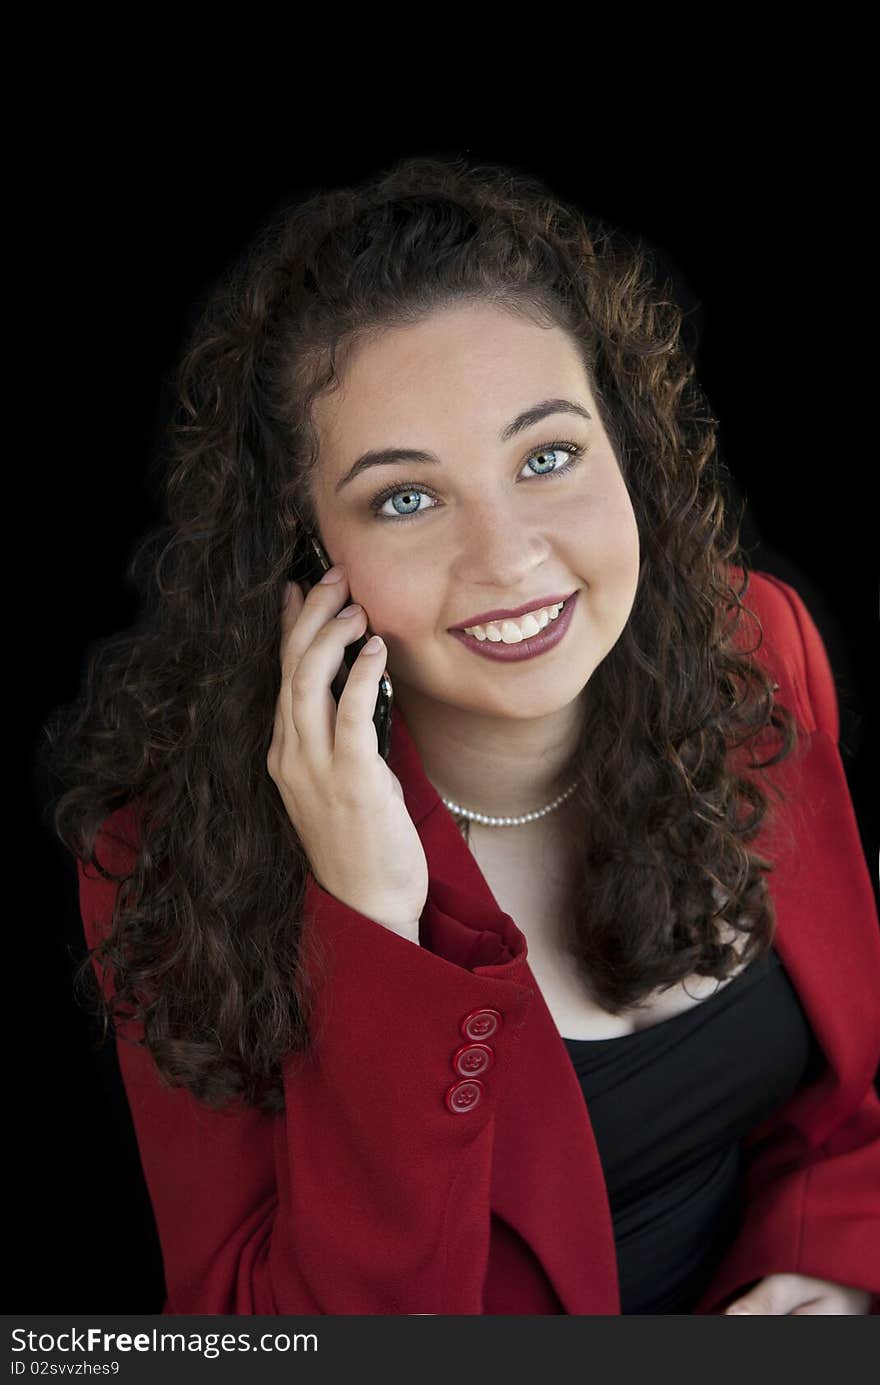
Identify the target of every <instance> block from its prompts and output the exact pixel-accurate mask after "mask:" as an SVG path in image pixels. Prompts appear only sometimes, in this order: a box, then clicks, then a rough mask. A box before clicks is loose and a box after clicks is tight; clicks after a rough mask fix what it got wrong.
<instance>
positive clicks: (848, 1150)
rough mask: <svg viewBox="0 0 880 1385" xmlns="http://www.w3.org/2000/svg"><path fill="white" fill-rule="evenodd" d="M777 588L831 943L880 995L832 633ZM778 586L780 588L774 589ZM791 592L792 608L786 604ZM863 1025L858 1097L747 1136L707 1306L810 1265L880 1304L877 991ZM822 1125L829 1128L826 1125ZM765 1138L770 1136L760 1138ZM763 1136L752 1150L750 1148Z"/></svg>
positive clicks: (805, 1271)
mask: <svg viewBox="0 0 880 1385" xmlns="http://www.w3.org/2000/svg"><path fill="white" fill-rule="evenodd" d="M762 577H763V579H764V581H769V583H770V584H771V587H772V590H770V591H769V592H768V596H769V598H770V600H772V602H773V603H774V606H773V609H774V618H773V620H772V622H768V625H767V626H766V627H765V631H766V632H767V633H769V635H770V638H769V641H768V643H769V648H768V651H767V652H768V655H769V656H770V658H771V659H772V660H773V662H774V667H775V668H776V669H777V670H779V673H780V677H781V678H782V679H783V680H784V683H783V686H784V688H785V690H786V691H787V692H788V694H789V699H790V701H791V702H792V703H793V704H794V705H793V707H792V710H793V711H794V712H795V714H796V717H797V720H798V721H799V722H800V723H801V725H802V727H803V728H804V729H805V730H806V731H807V732H808V733H809V735H810V737H811V740H812V747H811V754H815V755H817V756H818V757H819V758H820V759H821V762H822V767H823V778H822V791H823V792H822V796H821V797H822V803H821V808H820V810H819V811H820V813H821V818H820V822H821V824H822V825H823V827H824V829H825V830H824V831H822V832H821V834H819V835H817V841H816V849H817V850H821V851H823V852H827V853H828V865H827V870H828V872H829V875H831V876H833V878H834V879H835V880H838V881H840V889H839V891H838V894H839V895H840V896H841V897H842V900H843V901H844V902H843V903H842V905H841V906H840V912H839V915H838V916H837V917H835V916H833V915H832V916H831V917H830V919H829V924H830V926H831V927H833V928H834V929H835V938H834V939H832V940H831V942H830V944H829V946H831V947H833V946H841V947H847V945H848V942H847V930H848V931H849V938H850V939H851V942H850V944H849V945H850V946H856V947H857V948H858V953H859V956H860V958H863V959H864V962H865V967H866V971H867V972H868V973H869V974H870V976H871V977H872V978H873V980H872V981H871V982H869V981H868V980H867V979H866V982H865V990H864V996H865V997H871V996H872V995H873V997H874V1000H875V1002H876V997H877V996H880V933H878V920H877V911H876V906H875V902H874V895H873V891H872V887H871V883H870V879H869V876H868V870H867V865H866V862H865V858H864V852H863V850H862V845H861V838H860V836H859V830H858V824H857V822H856V817H855V812H854V809H853V805H852V800H851V797H850V794H849V789H848V785H847V780H846V775H845V772H844V767H843V763H842V761H841V758H840V753H839V749H838V745H837V740H838V735H839V719H838V706H837V696H836V691H835V685H834V677H833V673H832V669H831V665H830V662H829V659H828V655H827V652H826V649H825V646H824V643H823V641H822V637H821V635H820V633H819V631H818V629H817V627H816V624H815V622H814V620H813V618H812V616H811V615H810V613H809V611H808V610H807V607H806V606H805V605H804V602H803V600H802V599H801V597H800V596H799V595H798V593H797V592H796V591H795V590H794V588H793V587H791V586H789V585H788V584H787V583H785V582H783V581H781V580H780V579H779V578H775V577H772V578H771V577H769V575H768V574H762ZM774 591H775V592H776V593H777V594H778V595H775V596H774V594H773V593H774ZM780 600H781V601H782V605H781V609H780V616H781V617H785V616H786V612H787V619H783V618H780V619H779V620H777V619H776V617H775V611H776V604H775V603H777V602H779V601H780ZM862 1008H863V1009H864V1012H865V1013H864V1016H862V1015H861V1014H860V1013H859V1012H858V1011H856V1012H854V1015H857V1016H858V1018H856V1017H853V1018H852V1020H851V1022H852V1023H853V1024H856V1023H858V1024H859V1025H860V1026H863V1030H862V1031H861V1032H862V1033H863V1037H862V1039H861V1044H860V1051H861V1052H862V1053H863V1054H864V1057H865V1061H864V1063H863V1065H862V1068H861V1072H862V1077H861V1080H860V1082H859V1084H858V1086H857V1088H856V1086H855V1085H852V1086H851V1087H850V1089H849V1095H848V1097H847V1099H846V1101H843V1100H842V1099H841V1097H840V1093H839V1091H835V1089H834V1086H833V1084H829V1085H828V1087H827V1088H826V1089H825V1090H826V1092H827V1095H826V1097H825V1101H826V1103H827V1109H826V1110H824V1111H822V1112H820V1111H819V1110H818V1109H817V1106H816V1103H815V1102H814V1103H813V1104H812V1105H811V1104H809V1103H808V1102H806V1101H801V1102H800V1103H799V1104H798V1105H797V1107H796V1109H797V1111H798V1112H799V1115H798V1116H795V1115H794V1111H795V1105H794V1104H792V1103H789V1104H788V1105H787V1107H786V1108H784V1109H783V1111H782V1112H780V1113H777V1117H776V1118H770V1121H768V1122H765V1123H764V1124H763V1125H762V1126H761V1127H760V1128H759V1129H758V1130H757V1131H756V1132H752V1134H751V1136H750V1137H749V1139H748V1140H747V1141H746V1146H745V1148H746V1151H747V1158H748V1164H747V1170H746V1185H745V1205H744V1215H743V1220H742V1223H741V1226H740V1229H739V1232H738V1234H737V1236H736V1238H735V1240H734V1241H733V1243H732V1245H731V1247H730V1249H729V1250H728V1253H727V1255H726V1256H725V1258H724V1259H723V1261H722V1262H721V1265H720V1266H719V1269H718V1271H717V1272H716V1274H715V1276H714V1277H713V1280H712V1281H711V1283H710V1284H709V1285H708V1286H707V1290H706V1292H705V1294H704V1295H703V1298H702V1299H701V1301H700V1303H699V1304H698V1305H697V1307H696V1309H695V1311H696V1312H697V1313H707V1312H708V1313H712V1312H719V1311H722V1310H723V1308H724V1307H726V1306H727V1303H728V1302H730V1301H731V1299H732V1298H733V1297H739V1296H740V1294H742V1293H745V1291H746V1290H747V1289H748V1288H751V1287H752V1285H753V1284H754V1283H755V1282H756V1281H757V1280H759V1279H763V1278H765V1277H766V1276H767V1275H770V1274H782V1273H788V1274H802V1275H807V1276H810V1277H811V1278H817V1279H825V1280H828V1281H830V1282H831V1283H834V1284H840V1285H844V1286H848V1287H852V1288H859V1289H865V1290H869V1291H870V1292H871V1294H872V1296H873V1297H872V1303H871V1309H870V1312H871V1314H872V1315H877V1314H878V1313H880V1253H878V1252H880V1097H878V1094H877V1091H876V1089H875V1087H874V1085H873V1083H874V1079H875V1076H876V1071H877V1065H878V1063H880V1008H878V1007H877V1006H876V1003H875V1004H873V1005H872V1004H871V1001H870V999H868V1000H867V1004H866V1005H864V1006H863V1007H862ZM817 1130H818V1131H820V1132H821V1133H820V1134H819V1135H818V1136H817V1134H816V1131H817ZM755 1136H757V1137H758V1138H757V1139H756V1138H754V1137H755ZM750 1144H751V1155H748V1149H749V1145H750Z"/></svg>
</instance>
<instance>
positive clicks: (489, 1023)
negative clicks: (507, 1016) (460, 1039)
mask: <svg viewBox="0 0 880 1385" xmlns="http://www.w3.org/2000/svg"><path fill="white" fill-rule="evenodd" d="M500 1028H501V1012H500V1010H471V1012H470V1014H468V1015H465V1017H464V1019H463V1020H462V1022H461V1032H462V1034H463V1035H464V1037H465V1038H466V1039H491V1037H492V1035H493V1034H497V1032H498V1030H499V1029H500Z"/></svg>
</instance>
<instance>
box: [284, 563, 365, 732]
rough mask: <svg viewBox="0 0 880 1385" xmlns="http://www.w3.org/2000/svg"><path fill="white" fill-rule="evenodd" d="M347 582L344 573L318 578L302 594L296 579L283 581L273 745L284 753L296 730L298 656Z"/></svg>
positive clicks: (331, 610) (342, 601) (327, 617)
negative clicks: (294, 702) (329, 579)
mask: <svg viewBox="0 0 880 1385" xmlns="http://www.w3.org/2000/svg"><path fill="white" fill-rule="evenodd" d="M347 593H348V583H347V582H346V579H345V574H344V572H343V576H342V579H341V581H339V582H329V583H328V582H319V583H317V584H316V585H315V586H314V587H311V588H310V589H309V592H308V594H307V595H304V594H303V590H302V586H301V585H300V584H299V583H298V582H290V583H287V584H286V587H285V596H286V600H285V599H282V603H281V636H280V642H279V661H280V664H281V677H280V683H279V690H278V697H277V698H276V701H275V720H274V724H273V728H272V746H273V748H277V749H278V750H279V751H280V752H282V753H283V748H284V745H285V742H287V743H290V742H293V743H296V742H297V739H298V733H297V730H296V727H295V725H294V723H293V721H292V718H291V696H290V694H291V682H292V679H293V676H294V674H295V672H296V669H297V666H298V663H299V660H300V659H301V658H302V655H303V653H304V652H305V650H306V649H307V648H308V646H309V644H310V643H311V641H312V640H313V639H314V638H315V635H316V634H317V633H318V631H319V630H320V629H321V628H322V627H323V625H325V624H326V622H327V621H328V620H330V619H332V617H333V616H334V615H335V614H336V612H337V611H338V610H339V609H340V607H341V606H343V605H344V604H345V598H346V596H347Z"/></svg>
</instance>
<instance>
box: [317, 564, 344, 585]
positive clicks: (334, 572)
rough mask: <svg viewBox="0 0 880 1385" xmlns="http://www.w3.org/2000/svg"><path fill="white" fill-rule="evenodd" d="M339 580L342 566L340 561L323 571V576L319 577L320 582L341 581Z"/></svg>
mask: <svg viewBox="0 0 880 1385" xmlns="http://www.w3.org/2000/svg"><path fill="white" fill-rule="evenodd" d="M341 580H342V566H341V564H340V563H337V564H336V566H335V567H331V568H330V570H329V572H325V573H324V576H323V577H322V578H321V581H322V582H341Z"/></svg>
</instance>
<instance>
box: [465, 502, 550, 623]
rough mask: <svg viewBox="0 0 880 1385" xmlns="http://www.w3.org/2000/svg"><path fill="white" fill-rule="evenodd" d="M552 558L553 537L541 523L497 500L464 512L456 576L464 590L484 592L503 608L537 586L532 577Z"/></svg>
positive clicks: (477, 505)
mask: <svg viewBox="0 0 880 1385" xmlns="http://www.w3.org/2000/svg"><path fill="white" fill-rule="evenodd" d="M551 553H552V542H551V540H550V537H549V535H548V533H547V532H546V530H545V528H543V527H542V526H541V525H540V524H539V523H538V521H537V519H536V517H535V516H534V515H533V516H531V517H529V516H527V515H525V514H524V513H523V507H522V506H518V505H515V504H513V503H511V504H507V505H505V504H504V503H503V502H502V501H500V500H498V499H497V498H496V499H495V500H494V501H491V502H490V501H486V502H484V503H481V504H474V505H472V506H468V507H467V513H466V514H465V513H464V512H462V515H461V528H460V530H459V534H458V542H457V545H456V550H455V554H454V557H453V563H452V570H453V575H454V576H455V578H456V579H457V581H458V582H459V583H460V584H461V585H462V587H470V588H471V589H472V590H473V591H474V592H476V591H477V590H479V589H483V590H484V591H486V592H488V593H490V594H491V596H492V598H493V599H494V598H496V597H497V598H498V604H499V605H500V604H503V602H504V601H505V600H506V599H507V598H508V597H511V596H513V595H514V594H516V593H518V592H523V591H524V590H527V589H528V588H529V587H530V585H532V584H531V583H530V577H531V574H532V573H533V572H535V571H536V570H538V569H539V568H541V567H542V566H544V564H546V562H547V559H548V557H549V556H550V554H551ZM488 604H491V601H490V602H489V603H488Z"/></svg>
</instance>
